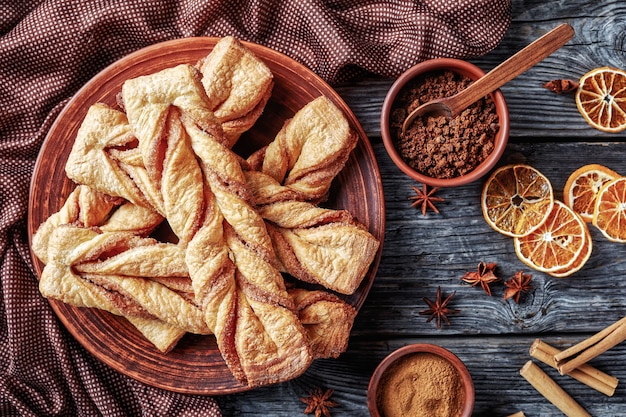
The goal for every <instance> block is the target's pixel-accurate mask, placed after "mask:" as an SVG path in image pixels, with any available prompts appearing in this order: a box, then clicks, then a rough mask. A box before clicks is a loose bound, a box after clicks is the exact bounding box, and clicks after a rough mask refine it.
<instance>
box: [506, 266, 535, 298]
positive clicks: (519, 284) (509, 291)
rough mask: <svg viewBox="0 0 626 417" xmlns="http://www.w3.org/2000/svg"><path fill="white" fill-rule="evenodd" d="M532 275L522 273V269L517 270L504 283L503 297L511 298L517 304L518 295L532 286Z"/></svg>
mask: <svg viewBox="0 0 626 417" xmlns="http://www.w3.org/2000/svg"><path fill="white" fill-rule="evenodd" d="M532 279H533V276H532V275H530V274H524V272H523V271H518V272H517V273H515V275H513V276H512V277H511V278H510V279H509V280H508V281H506V282H505V283H504V285H506V290H504V299H505V300H507V299H509V298H512V299H513V300H514V301H515V303H516V304H519V299H520V296H521V295H522V294H523V293H525V292H528V291H530V290H531V289H532V288H533V286H532V285H531V284H530V281H532Z"/></svg>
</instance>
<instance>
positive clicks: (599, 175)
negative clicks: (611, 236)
mask: <svg viewBox="0 0 626 417" xmlns="http://www.w3.org/2000/svg"><path fill="white" fill-rule="evenodd" d="M619 177H620V175H619V174H618V173H617V172H615V171H613V170H612V169H609V168H607V167H605V166H604V165H599V164H589V165H585V166H582V167H580V168H578V169H577V170H576V171H574V172H572V174H571V175H570V176H569V178H568V179H567V181H566V182H565V187H564V189H563V202H564V203H565V204H567V205H568V206H569V207H570V208H571V209H573V210H574V211H575V212H576V213H578V214H580V216H581V217H582V218H583V220H584V221H586V222H591V221H592V220H593V210H594V209H595V206H596V196H597V195H598V192H599V191H600V189H601V188H602V186H603V185H604V184H606V183H607V182H609V181H611V180H614V179H616V178H619Z"/></svg>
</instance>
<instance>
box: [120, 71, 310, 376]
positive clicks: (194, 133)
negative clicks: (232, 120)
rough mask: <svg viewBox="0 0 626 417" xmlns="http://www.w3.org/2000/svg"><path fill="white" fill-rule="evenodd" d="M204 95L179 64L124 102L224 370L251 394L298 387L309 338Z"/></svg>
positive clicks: (126, 91)
mask: <svg viewBox="0 0 626 417" xmlns="http://www.w3.org/2000/svg"><path fill="white" fill-rule="evenodd" d="M181 83H183V85H182V86H181V85H180V84H181ZM179 90H180V91H179ZM198 90H199V89H198V86H197V84H196V83H195V78H194V73H193V71H192V70H191V69H190V68H188V67H185V66H179V67H176V68H174V69H168V70H164V71H161V72H159V73H156V74H153V75H151V76H143V77H139V78H137V79H133V80H128V81H126V82H125V84H124V86H123V88H122V96H123V100H124V105H125V108H126V112H127V114H128V120H129V123H130V124H131V126H132V127H133V131H134V132H135V134H136V136H137V139H138V140H139V149H140V151H141V153H142V157H143V161H144V164H145V165H146V169H147V172H148V174H149V175H150V176H151V177H152V180H153V181H154V182H155V183H157V184H159V188H160V190H161V193H162V195H163V201H164V207H165V212H166V217H167V219H168V221H169V222H170V224H171V225H172V229H173V230H174V231H175V232H176V233H177V235H178V237H179V239H180V242H179V244H181V245H183V246H184V247H186V260H187V265H188V267H189V273H190V276H191V279H192V284H193V288H194V293H195V296H196V300H197V302H198V304H199V305H200V306H201V308H202V309H203V311H204V313H205V321H206V323H207V324H208V326H209V328H210V329H211V330H212V331H213V333H214V334H215V336H216V339H217V344H218V346H219V348H220V350H221V352H222V354H223V356H224V359H225V361H226V363H227V364H228V366H229V368H230V369H231V371H232V372H233V374H234V375H235V377H236V378H237V379H239V380H240V381H241V382H243V383H246V384H248V385H250V386H258V385H264V384H269V383H274V382H278V381H282V380H286V379H291V378H293V377H295V376H297V375H299V374H301V373H302V372H304V370H305V369H306V368H307V367H308V365H309V363H310V361H311V354H310V350H309V346H308V344H307V343H306V335H305V333H304V329H303V328H302V324H301V323H300V322H299V320H298V317H297V315H296V314H295V313H294V312H293V311H292V304H291V299H290V298H289V297H288V295H287V292H286V289H285V286H284V282H283V279H282V276H281V274H280V272H279V271H278V270H277V269H276V268H275V267H274V265H272V263H271V262H272V261H273V260H274V255H273V248H272V244H271V240H270V238H269V235H268V233H267V230H266V228H265V223H264V221H263V219H262V217H261V216H260V215H259V214H258V213H257V212H256V211H255V210H254V209H253V207H252V206H251V204H250V202H249V201H250V198H251V193H250V192H249V191H248V189H247V184H246V181H245V176H244V174H243V171H242V169H241V167H240V162H241V159H240V158H239V157H238V156H236V155H235V154H234V153H233V152H232V151H231V150H230V149H229V144H228V142H227V141H225V140H224V136H223V134H222V131H221V129H219V124H218V122H217V121H216V120H215V119H214V118H210V116H209V117H204V118H203V119H202V120H198V119H197V117H198V115H199V114H203V113H204V111H205V109H206V107H203V106H204V104H202V103H200V104H198V101H199V99H200V98H201V97H202V93H201V92H200V91H198ZM153 97H158V98H159V100H154V99H153ZM181 97H184V99H181ZM195 105H198V106H200V108H197V109H196V108H194V107H193V106H195ZM209 122H213V123H215V124H216V125H215V126H212V127H207V123H209ZM160 155H164V157H160ZM183 221H184V222H185V223H184V224H181V225H179V223H182V222H183ZM181 232H182V233H181Z"/></svg>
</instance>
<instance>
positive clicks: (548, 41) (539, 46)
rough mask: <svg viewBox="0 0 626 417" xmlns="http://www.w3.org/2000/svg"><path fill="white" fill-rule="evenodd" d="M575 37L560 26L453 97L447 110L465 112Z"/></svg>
mask: <svg viewBox="0 0 626 417" xmlns="http://www.w3.org/2000/svg"><path fill="white" fill-rule="evenodd" d="M572 36H574V29H573V28H572V27H571V26H570V25H569V24H567V23H563V24H561V25H559V26H557V27H556V28H554V29H552V30H551V31H550V32H548V33H546V34H545V35H543V36H542V37H540V38H538V39H537V40H535V41H534V42H532V43H531V44H529V45H528V46H526V47H525V48H524V49H522V50H520V51H519V52H517V53H516V54H515V55H513V56H511V57H510V58H509V59H507V60H506V61H504V62H502V63H501V64H500V65H498V66H497V67H495V68H494V69H492V70H491V71H489V72H488V73H487V74H485V75H484V76H483V77H481V78H479V79H478V80H477V81H474V82H473V83H472V84H471V85H470V86H469V87H467V88H466V89H465V90H463V91H461V92H460V93H458V94H456V95H455V96H453V97H450V99H449V100H447V101H448V103H447V104H448V106H449V107H450V109H452V112H453V113H454V112H455V111H456V110H457V109H458V111H459V112H460V111H462V110H463V109H466V108H467V107H469V106H470V105H471V104H473V103H474V102H476V101H477V100H479V99H480V98H482V97H484V96H486V95H487V94H489V93H491V92H493V91H495V90H497V89H498V88H500V87H502V86H503V85H504V84H506V83H507V82H509V81H511V80H512V79H513V78H515V77H517V76H518V75H520V74H521V73H523V72H525V71H526V70H528V69H529V68H531V67H532V66H534V65H535V64H537V63H538V62H540V61H541V60H543V59H544V58H546V57H547V56H548V55H550V54H551V53H553V52H555V51H556V50H557V49H559V48H560V47H561V46H563V45H565V43H566V42H567V41H569V40H570V39H571V38H572Z"/></svg>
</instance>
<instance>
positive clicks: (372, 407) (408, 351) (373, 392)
mask: <svg viewBox="0 0 626 417" xmlns="http://www.w3.org/2000/svg"><path fill="white" fill-rule="evenodd" d="M414 353H432V354H435V355H437V356H439V357H441V358H443V359H445V360H447V361H448V362H450V363H451V364H452V366H454V368H455V369H456V370H457V371H458V372H459V375H460V376H461V380H462V383H463V388H464V390H465V403H464V404H463V409H462V410H461V414H460V416H459V417H470V416H471V415H472V411H473V410H474V401H475V392H474V382H473V380H472V376H471V374H470V372H469V370H468V369H467V367H466V366H465V364H464V363H463V361H461V359H459V357H458V356H456V355H455V354H454V353H452V352H451V351H449V350H448V349H446V348H444V347H443V346H439V345H435V344H431V343H413V344H409V345H406V346H403V347H401V348H398V349H396V350H394V351H393V352H391V353H390V354H389V355H387V356H386V357H385V358H384V359H383V360H382V361H381V362H380V363H379V364H378V366H377V367H376V369H375V370H374V373H373V374H372V376H371V378H370V382H369V385H368V387H367V407H368V409H369V411H370V414H371V416H372V417H380V416H381V415H380V413H379V412H378V404H377V398H376V397H377V394H378V387H379V384H380V380H381V378H382V376H383V374H384V373H385V371H386V370H387V369H389V367H391V365H393V364H394V363H396V362H397V361H398V360H400V359H402V358H404V357H406V356H409V355H412V354H414Z"/></svg>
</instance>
